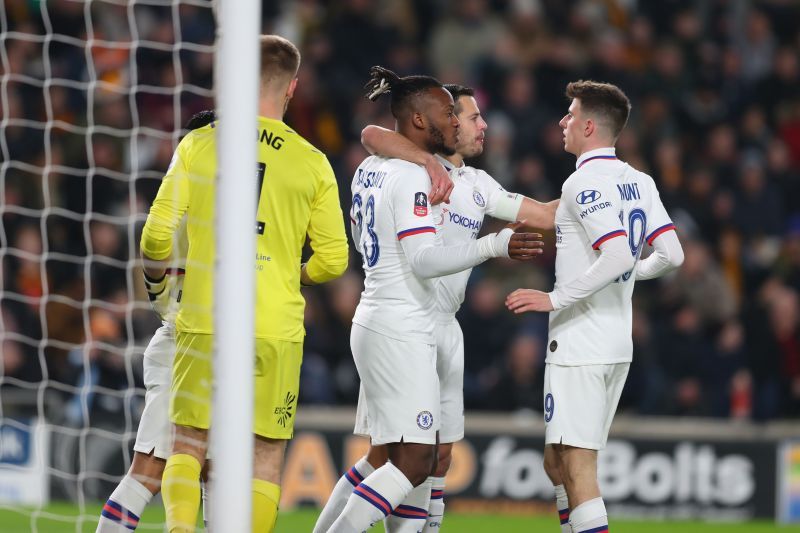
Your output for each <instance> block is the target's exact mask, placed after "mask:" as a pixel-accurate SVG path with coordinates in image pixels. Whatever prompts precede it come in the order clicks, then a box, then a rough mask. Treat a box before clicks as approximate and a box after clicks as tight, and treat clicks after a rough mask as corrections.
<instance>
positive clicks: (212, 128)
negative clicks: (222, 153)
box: [179, 120, 219, 150]
mask: <svg viewBox="0 0 800 533" xmlns="http://www.w3.org/2000/svg"><path fill="white" fill-rule="evenodd" d="M217 131H219V128H217V121H216V120H212V121H211V122H209V123H208V124H206V125H205V126H201V127H199V128H195V129H193V130H190V131H189V132H187V133H186V135H185V136H184V137H183V139H181V142H180V144H179V146H183V147H184V148H185V149H190V150H192V149H197V148H202V147H205V146H206V145H207V144H209V143H213V142H214V139H216V135H217Z"/></svg>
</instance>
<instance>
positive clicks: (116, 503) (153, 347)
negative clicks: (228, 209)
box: [96, 111, 214, 533]
mask: <svg viewBox="0 0 800 533" xmlns="http://www.w3.org/2000/svg"><path fill="white" fill-rule="evenodd" d="M213 120H214V112H213V111H201V112H199V113H197V114H195V115H194V116H192V118H190V119H189V122H188V123H187V124H186V128H185V129H187V130H194V129H197V128H202V127H203V126H205V125H206V124H208V123H210V122H211V121H213ZM175 239H176V248H175V249H176V254H177V256H178V257H180V258H185V257H186V250H187V249H188V245H189V243H188V241H187V239H186V224H185V221H184V222H183V223H182V224H181V225H180V226H179V227H178V230H177V231H176V233H175ZM183 274H184V272H183V269H182V268H175V269H169V270H168V271H167V273H166V274H165V276H164V278H163V279H160V280H152V279H149V278H147V276H145V287H146V288H147V293H148V297H149V298H150V303H151V305H152V306H153V310H154V311H156V313H158V315H159V316H160V317H161V324H162V325H161V327H160V328H158V329H157V330H156V332H155V333H154V334H153V338H152V339H150V343H149V344H148V345H147V348H146V349H145V351H144V359H143V361H142V364H143V367H144V372H143V374H144V386H145V389H146V392H145V397H144V410H143V411H142V416H141V418H140V419H139V428H138V429H137V431H136V441H135V443H134V445H133V460H132V461H131V466H130V468H129V469H128V472H127V473H126V474H125V476H124V477H123V478H122V480H121V481H120V482H119V484H118V485H117V487H116V488H115V489H114V491H113V492H112V493H111V496H109V498H108V500H107V501H106V503H105V505H104V506H103V510H102V511H101V514H100V521H99V523H98V524H97V530H96V531H97V533H118V532H123V531H133V530H135V529H136V526H137V525H138V524H139V517H140V516H141V514H142V511H143V510H144V508H145V506H147V504H148V503H149V502H150V500H152V499H153V496H155V495H156V494H158V493H159V491H160V490H161V474H162V473H163V472H164V466H165V465H166V462H167V458H168V457H169V455H170V453H171V451H172V426H171V424H170V421H169V389H170V383H171V382H172V360H173V358H174V357H175V317H176V315H177V313H178V304H179V302H180V293H181V290H182V288H183ZM205 496H206V491H205V489H204V490H203V499H204V502H205ZM203 507H204V509H205V506H203Z"/></svg>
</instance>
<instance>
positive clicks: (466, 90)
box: [444, 83, 475, 115]
mask: <svg viewBox="0 0 800 533" xmlns="http://www.w3.org/2000/svg"><path fill="white" fill-rule="evenodd" d="M444 88H445V89H447V91H448V92H449V93H450V94H452V95H453V101H454V102H455V104H456V108H455V110H454V111H455V114H456V115H458V114H459V113H461V106H460V105H459V104H458V99H459V98H461V97H462V96H475V89H473V88H472V87H467V86H465V85H459V84H457V83H445V84H444Z"/></svg>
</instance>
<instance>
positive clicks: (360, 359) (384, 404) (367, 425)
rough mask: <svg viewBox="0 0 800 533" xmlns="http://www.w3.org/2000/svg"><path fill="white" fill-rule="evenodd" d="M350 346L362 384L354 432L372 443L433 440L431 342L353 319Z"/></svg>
mask: <svg viewBox="0 0 800 533" xmlns="http://www.w3.org/2000/svg"><path fill="white" fill-rule="evenodd" d="M350 348H351V349H352V351H353V359H354V360H355V363H356V368H357V369H358V375H359V377H360V378H361V387H362V389H361V394H359V414H357V415H356V428H355V431H354V432H355V433H357V434H365V435H368V436H369V437H370V438H371V439H372V444H374V445H381V444H389V443H393V442H401V441H402V442H415V443H419V444H436V432H437V431H439V429H440V426H441V409H440V398H439V377H438V375H437V374H436V347H435V346H434V345H433V344H426V343H424V342H420V341H416V340H409V341H402V340H398V339H393V338H391V337H387V336H385V335H382V334H380V333H377V332H375V331H372V330H369V329H367V328H365V327H363V326H360V325H358V324H353V329H352V330H351V332H350ZM365 412H366V416H364V413H365ZM362 419H363V420H362Z"/></svg>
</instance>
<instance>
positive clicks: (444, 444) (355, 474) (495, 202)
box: [314, 84, 558, 533]
mask: <svg viewBox="0 0 800 533" xmlns="http://www.w3.org/2000/svg"><path fill="white" fill-rule="evenodd" d="M445 88H446V89H447V90H448V91H449V92H450V94H452V95H453V99H454V101H455V112H456V115H457V117H458V119H459V122H460V126H459V130H460V131H459V140H458V143H457V144H456V152H455V153H454V154H453V155H450V156H447V157H444V156H441V155H437V158H438V161H439V162H440V163H441V164H442V165H444V167H445V169H447V171H448V172H449V174H450V176H451V178H452V180H453V185H454V187H453V190H452V192H451V194H450V202H449V205H441V206H434V208H433V209H434V211H435V212H438V214H437V215H436V216H435V221H436V225H437V235H438V236H439V237H440V238H441V241H442V242H443V243H444V244H445V245H452V244H457V243H463V242H469V241H470V240H474V239H477V235H478V232H479V231H480V229H481V226H482V225H483V220H484V217H485V215H489V216H492V217H495V218H498V219H500V220H506V221H516V220H525V221H526V225H528V226H531V227H536V228H543V229H552V228H553V219H554V216H555V209H556V206H557V205H558V201H557V200H556V201H553V202H550V203H548V204H543V203H540V202H537V201H535V200H532V199H530V198H525V197H523V196H521V195H518V194H512V193H508V192H507V191H505V190H504V189H503V187H502V186H501V185H500V184H499V183H497V181H495V180H494V179H493V178H492V177H491V176H490V175H489V174H487V173H486V172H484V171H482V170H478V169H476V168H473V167H470V166H467V165H465V164H464V159H468V158H471V157H476V156H478V155H480V154H481V153H482V152H483V143H484V138H485V132H486V128H487V124H486V122H485V121H484V120H483V117H482V116H481V112H480V109H479V108H478V104H477V102H476V101H475V98H474V91H473V90H472V89H470V88H468V87H464V86H462V85H455V84H448V85H445ZM362 142H363V143H364V146H365V147H366V148H367V150H369V151H370V152H371V153H374V154H381V155H385V156H392V157H397V158H399V159H404V160H407V161H412V162H416V163H418V164H423V163H424V162H425V160H426V157H425V156H426V155H428V154H427V153H426V152H424V151H423V150H421V149H420V148H419V147H418V146H416V145H415V144H413V143H412V142H411V141H409V140H408V139H406V138H405V137H403V136H402V135H400V134H399V133H397V132H393V131H390V130H386V129H384V128H380V127H378V126H367V127H366V128H364V131H363V133H362ZM470 273H471V269H467V270H464V271H462V272H458V273H455V274H451V275H449V276H443V277H441V278H439V279H438V280H437V298H436V308H437V320H436V322H437V323H436V330H435V336H436V368H437V372H438V375H439V388H440V400H441V428H440V431H439V446H438V464H437V467H436V471H435V472H434V474H433V476H432V477H431V479H430V480H429V481H430V484H431V492H430V503H429V505H428V508H427V517H426V518H425V517H419V516H414V515H413V514H412V513H409V512H408V509H409V508H415V507H416V508H419V502H417V501H414V497H415V496H416V494H415V493H417V491H416V490H415V491H414V492H412V494H411V495H410V496H409V498H408V499H406V500H405V501H404V502H403V505H402V506H401V508H400V509H397V510H395V511H393V512H392V514H391V515H390V516H389V517H387V519H386V521H385V526H386V530H387V532H389V533H403V532H405V531H418V530H419V529H420V526H422V525H423V523H422V522H417V523H416V524H415V523H414V522H415V521H416V520H419V519H422V518H425V522H424V527H422V531H424V532H426V533H427V532H434V531H438V530H439V529H440V528H441V524H442V521H443V518H444V489H445V475H446V474H447V471H448V469H449V467H450V461H451V452H452V447H453V443H454V442H457V441H459V440H461V439H462V438H463V437H464V393H463V382H464V336H463V334H462V332H461V327H460V326H459V324H458V321H457V320H456V318H455V314H456V312H457V311H458V309H459V307H460V306H461V303H462V302H463V301H464V293H465V291H466V286H467V281H468V280H469V276H470ZM367 418H368V417H367V412H366V407H365V404H364V401H363V395H361V396H360V397H359V409H358V414H357V415H356V427H355V430H354V433H356V434H360V435H368V434H369V429H368V427H367V425H368V420H367ZM384 462H386V452H385V447H384V446H372V447H371V448H370V452H369V454H368V455H367V456H366V457H365V458H363V459H361V460H360V461H358V463H356V464H355V465H354V466H353V467H352V468H350V469H349V470H348V471H347V472H346V473H345V474H344V476H342V478H341V479H340V481H339V482H338V483H337V486H336V488H335V489H334V492H333V493H332V494H331V498H330V499H329V500H328V503H327V504H326V506H325V509H324V510H323V512H322V514H321V515H320V519H319V520H318V522H317V528H315V530H314V531H315V533H317V532H321V531H326V529H325V524H326V523H328V524H329V523H330V522H331V521H332V520H333V518H334V517H335V516H336V515H337V514H338V511H337V509H341V508H342V507H343V506H344V501H346V498H347V497H348V495H349V493H350V492H351V491H352V490H353V488H354V487H355V486H357V485H358V484H359V482H360V480H361V479H363V476H364V475H367V474H369V473H370V472H372V471H373V470H374V468H377V467H379V466H380V465H382V464H383V463H384ZM326 515H327V516H326ZM409 521H411V522H409Z"/></svg>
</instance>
